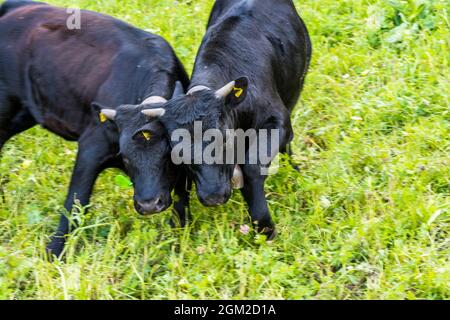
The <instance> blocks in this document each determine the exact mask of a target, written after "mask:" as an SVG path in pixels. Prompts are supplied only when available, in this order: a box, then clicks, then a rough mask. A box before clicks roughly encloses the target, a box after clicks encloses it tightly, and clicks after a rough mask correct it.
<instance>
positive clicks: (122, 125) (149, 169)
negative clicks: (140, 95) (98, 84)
mask: <svg viewBox="0 0 450 320" xmlns="http://www.w3.org/2000/svg"><path fill="white" fill-rule="evenodd" d="M180 92H181V93H183V92H184V91H183V89H182V86H181V84H180V83H178V84H177V88H176V89H175V92H174V97H176V96H177V95H178V94H179V93H180ZM165 102H167V100H166V99H164V98H162V97H158V96H152V97H150V98H148V99H146V100H145V101H144V102H143V103H142V104H140V105H121V106H119V107H117V108H115V109H111V108H108V107H105V106H102V105H99V104H98V103H93V106H94V107H95V108H96V109H97V110H99V116H100V120H101V121H102V122H107V121H108V122H113V123H114V124H115V125H116V126H117V128H118V130H119V134H120V138H119V146H120V155H121V157H122V160H123V163H124V166H125V169H126V172H127V174H128V175H129V176H130V178H131V180H132V182H133V185H134V205H135V208H136V211H137V212H138V213H139V214H141V215H149V214H154V213H159V212H162V211H164V210H166V209H167V208H168V207H169V206H170V205H171V203H172V198H171V191H172V189H173V188H174V185H175V183H176V180H177V178H178V174H177V170H176V167H175V166H174V165H173V163H172V161H171V158H170V143H169V139H168V136H167V131H166V130H165V127H164V126H163V124H162V123H161V121H159V116H161V114H160V113H158V110H161V109H160V107H161V106H162V105H163V104H164V103H165ZM144 110H149V111H154V110H156V112H157V113H156V114H154V115H153V116H148V115H144V114H143V113H142V111H144Z"/></svg>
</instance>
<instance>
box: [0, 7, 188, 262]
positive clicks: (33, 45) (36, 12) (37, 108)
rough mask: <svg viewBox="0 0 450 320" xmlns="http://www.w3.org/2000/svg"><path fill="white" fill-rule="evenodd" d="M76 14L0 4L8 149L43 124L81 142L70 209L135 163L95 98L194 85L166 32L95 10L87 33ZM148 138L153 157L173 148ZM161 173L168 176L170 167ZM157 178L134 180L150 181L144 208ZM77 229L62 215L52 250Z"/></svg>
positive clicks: (84, 20)
mask: <svg viewBox="0 0 450 320" xmlns="http://www.w3.org/2000/svg"><path fill="white" fill-rule="evenodd" d="M68 17H69V15H68V14H67V13H66V10H65V9H62V8H56V7H53V6H49V5H46V4H42V3H36V2H27V1H7V2H5V3H4V4H3V5H2V6H1V7H0V43H1V44H2V45H1V48H0V148H1V147H2V146H3V145H4V143H5V142H6V141H7V140H8V139H10V138H11V137H12V136H14V135H15V134H18V133H20V132H22V131H24V130H26V129H28V128H30V127H32V126H34V125H36V124H39V125H41V126H43V127H44V128H46V129H48V130H50V131H51V132H53V133H55V134H57V135H59V136H61V137H63V138H65V139H67V140H70V141H77V142H78V145H79V150H78V156H77V162H76V164H75V168H74V172H73V176H72V181H71V185H70V188H69V194H68V197H67V200H66V203H65V208H66V209H67V210H68V211H69V212H70V211H71V210H72V206H73V203H74V200H75V196H76V198H77V199H78V200H79V201H80V203H81V205H82V206H85V205H87V204H88V201H89V197H90V195H91V192H92V188H93V185H94V182H95V180H96V178H97V176H98V174H99V173H100V172H101V171H102V170H104V169H105V168H108V167H117V168H124V167H125V168H126V167H127V166H126V165H125V166H124V164H123V161H122V157H121V156H120V155H119V152H121V151H122V150H121V144H120V140H121V139H122V136H121V134H120V132H119V130H118V128H117V126H116V125H115V124H114V123H112V122H109V121H107V122H104V121H101V120H100V119H99V110H97V109H96V108H95V107H93V105H92V102H94V101H95V102H98V103H100V104H102V105H108V106H112V107H118V106H121V105H124V104H131V105H133V104H140V103H142V101H144V100H145V99H146V98H148V97H150V96H160V97H163V98H166V99H169V98H171V97H172V92H173V91H174V88H175V83H176V81H181V82H182V84H183V85H184V87H187V85H188V77H187V75H186V73H185V71H184V68H183V66H182V64H181V63H180V61H179V60H178V58H177V57H176V56H175V53H174V51H173V50H172V48H171V47H170V45H169V44H168V43H167V42H166V41H165V40H164V39H162V38H161V37H159V36H156V35H153V34H150V33H148V32H145V31H142V30H139V29H136V28H134V27H132V26H131V25H128V24H126V23H124V22H121V21H119V20H116V19H113V18H111V17H108V16H105V15H102V14H98V13H94V12H90V11H82V13H81V29H80V30H76V29H75V30H69V29H68V27H67V25H66V21H67V19H68ZM133 117H134V118H133V119H132V125H134V126H136V125H146V126H147V129H148V130H153V131H155V132H156V131H157V130H161V128H159V127H161V125H160V124H157V123H153V122H151V123H148V122H149V121H148V120H145V117H144V116H142V115H141V114H140V112H137V113H136V115H134V116H133ZM123 139H125V138H123ZM129 139H131V138H129ZM144 142H145V141H144ZM144 142H142V146H141V147H140V148H141V149H144V148H147V149H146V150H150V151H151V152H148V153H147V154H150V155H152V154H153V155H155V156H156V155H158V154H160V153H162V152H167V150H166V149H167V147H166V146H165V145H163V144H162V142H161V144H160V145H157V143H153V144H152V145H148V146H145V145H143V144H144ZM151 148H153V149H151ZM158 148H159V149H158ZM159 171H160V174H162V173H165V168H161V169H160V170H159ZM146 173H147V174H148V175H151V174H152V172H146ZM160 178H161V179H162V178H163V177H160ZM141 179H144V178H141ZM150 179H151V177H148V178H147V181H142V183H140V181H133V182H135V187H136V185H138V184H141V185H142V186H143V187H142V188H140V190H138V189H135V199H136V200H137V202H139V203H140V204H142V206H141V207H144V206H147V207H148V206H149V204H148V201H147V200H148V199H149V198H150V199H151V196H149V195H148V194H147V195H146V192H147V193H148V190H149V186H150V185H151V184H152V183H153V182H151V181H150ZM153 184H154V183H153ZM170 187H173V186H169V185H168V186H167V188H170ZM168 192H169V193H170V190H169V191H167V190H165V193H168ZM169 197H170V195H169ZM164 200H165V202H164V203H162V200H161V199H159V198H158V201H157V202H158V203H156V202H155V204H154V206H156V205H158V207H159V208H160V209H162V207H167V204H168V203H169V200H168V199H167V196H166V198H165V199H164ZM146 201H147V202H146ZM143 203H144V204H143ZM70 229H71V228H70V226H69V222H68V220H67V219H66V218H65V216H64V215H62V217H61V222H60V226H59V228H58V231H57V233H56V235H55V236H54V237H53V240H52V243H51V244H50V245H49V250H51V251H52V252H53V253H55V254H57V255H59V254H60V253H61V250H62V249H63V245H64V237H65V235H66V234H67V233H68V232H69V231H70Z"/></svg>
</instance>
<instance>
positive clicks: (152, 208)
mask: <svg viewBox="0 0 450 320" xmlns="http://www.w3.org/2000/svg"><path fill="white" fill-rule="evenodd" d="M137 206H138V207H137V208H136V209H137V211H138V212H139V213H140V214H142V215H148V214H153V213H160V212H161V211H163V210H164V209H165V205H164V201H163V200H162V199H161V198H156V199H155V200H151V201H138V202H137Z"/></svg>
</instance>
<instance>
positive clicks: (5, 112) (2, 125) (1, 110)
mask: <svg viewBox="0 0 450 320" xmlns="http://www.w3.org/2000/svg"><path fill="white" fill-rule="evenodd" d="M11 106H12V104H11V103H9V102H4V103H3V104H2V103H1V102H0V151H1V149H2V147H3V146H4V144H5V143H6V142H7V141H8V140H9V139H11V138H12V137H14V136H15V135H16V134H19V133H21V132H23V131H25V130H28V129H30V128H31V127H33V126H34V125H36V121H35V120H34V118H33V117H32V115H31V114H30V113H29V112H28V111H27V110H25V109H23V108H22V107H21V106H20V105H14V106H13V107H11ZM13 109H14V112H12V111H13Z"/></svg>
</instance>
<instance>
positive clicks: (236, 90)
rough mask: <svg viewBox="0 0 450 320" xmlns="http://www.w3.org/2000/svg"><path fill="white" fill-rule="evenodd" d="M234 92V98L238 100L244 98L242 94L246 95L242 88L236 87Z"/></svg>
mask: <svg viewBox="0 0 450 320" xmlns="http://www.w3.org/2000/svg"><path fill="white" fill-rule="evenodd" d="M233 90H234V96H235V97H236V98H239V97H240V96H242V93H244V89H242V88H238V87H234V88H233Z"/></svg>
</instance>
